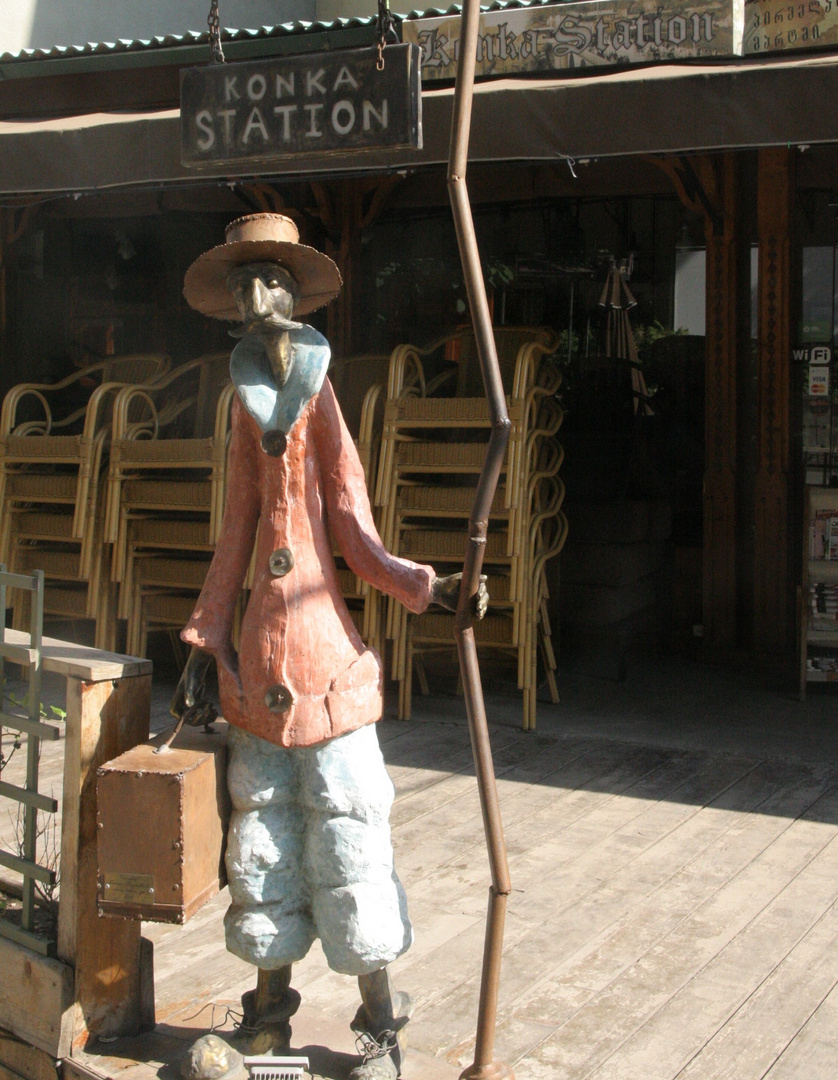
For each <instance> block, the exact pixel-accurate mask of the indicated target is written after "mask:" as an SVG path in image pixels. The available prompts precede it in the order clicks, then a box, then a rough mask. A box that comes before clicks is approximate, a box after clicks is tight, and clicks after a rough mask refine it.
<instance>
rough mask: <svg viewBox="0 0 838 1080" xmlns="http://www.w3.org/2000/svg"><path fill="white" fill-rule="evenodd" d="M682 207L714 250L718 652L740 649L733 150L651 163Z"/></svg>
mask: <svg viewBox="0 0 838 1080" xmlns="http://www.w3.org/2000/svg"><path fill="white" fill-rule="evenodd" d="M650 161H652V162H653V163H654V164H655V165H657V166H658V168H660V169H662V170H663V171H664V172H665V173H666V174H667V176H668V177H669V178H670V180H671V181H672V184H673V187H674V188H675V190H676V192H677V193H678V197H679V199H680V200H681V202H682V204H683V205H684V206H685V207H687V209H688V210H691V211H692V212H693V213H696V214H700V215H701V216H702V217H703V219H704V235H705V242H706V245H707V264H706V275H705V281H706V300H707V315H706V320H707V321H706V337H705V368H704V384H705V403H704V504H703V522H704V532H703V555H702V558H703V569H702V609H703V615H702V621H703V623H704V643H705V645H707V646H709V647H711V648H730V647H731V646H732V645H735V644H736V639H737V629H736V601H737V591H738V582H737V575H736V552H737V545H736V521H737V513H738V507H737V498H736V465H737V438H736V433H737V410H736V400H737V397H736V345H737V338H738V325H737V312H738V303H737V302H738V297H739V292H740V289H739V284H738V282H739V276H738V273H737V228H736V222H737V217H738V215H737V209H738V207H737V198H736V192H737V167H736V164H737V163H736V156H735V155H734V154H732V153H728V154H717V155H713V156H710V155H695V156H691V157H667V158H650Z"/></svg>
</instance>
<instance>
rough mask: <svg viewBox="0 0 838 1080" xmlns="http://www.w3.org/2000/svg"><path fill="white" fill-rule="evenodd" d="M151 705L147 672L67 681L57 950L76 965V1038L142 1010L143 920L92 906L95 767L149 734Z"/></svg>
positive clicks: (109, 1031) (136, 1023)
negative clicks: (105, 912) (103, 915)
mask: <svg viewBox="0 0 838 1080" xmlns="http://www.w3.org/2000/svg"><path fill="white" fill-rule="evenodd" d="M150 709H151V676H150V675H138V676H134V677H131V678H125V679H119V680H116V681H112V680H110V679H109V680H107V681H105V682H88V681H84V680H81V679H68V681H67V719H66V724H67V735H66V742H65V746H66V750H65V758H64V802H63V820H62V829H61V902H60V904H59V914H58V955H59V957H61V958H62V959H64V960H66V961H67V962H68V963H72V964H73V965H74V967H75V999H76V1016H75V1026H74V1045H76V1046H83V1045H84V1044H85V1042H86V1041H87V1038H88V1036H89V1035H90V1034H95V1035H103V1036H114V1035H128V1034H136V1033H137V1032H138V1031H139V1030H140V1027H141V1017H142V1015H143V1014H144V1012H147V1002H146V997H145V996H144V995H146V991H145V988H144V983H143V971H142V946H141V941H140V930H141V924H140V923H139V922H133V921H131V920H128V919H109V918H100V917H99V914H98V911H97V906H96V897H97V884H98V882H97V877H98V865H97V864H98V860H97V852H96V832H97V803H96V771H97V769H98V768H99V766H100V765H103V764H104V763H105V762H106V761H110V760H111V759H112V758H115V757H118V756H119V754H121V753H123V752H124V751H125V750H129V749H130V748H131V747H132V746H136V745H137V744H138V743H141V742H143V741H144V740H145V739H147V738H148V728H149V716H150ZM137 827H138V828H141V827H142V822H137Z"/></svg>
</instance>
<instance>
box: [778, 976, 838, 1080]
mask: <svg viewBox="0 0 838 1080" xmlns="http://www.w3.org/2000/svg"><path fill="white" fill-rule="evenodd" d="M836 1061H838V987H833V989H832V991H831V993H830V994H828V995H827V997H826V998H825V999H824V1000H823V1002H822V1003H821V1005H820V1007H819V1008H818V1009H817V1010H816V1011H815V1012H814V1013H813V1014H812V1016H811V1017H810V1018H809V1020H808V1021H807V1023H806V1024H805V1025H804V1026H803V1027H802V1028H801V1029H800V1031H799V1032H798V1033H797V1035H796V1036H795V1038H794V1039H793V1040H792V1041H791V1042H790V1043H789V1044H788V1046H786V1048H785V1049H784V1050H783V1052H782V1054H781V1055H780V1056H779V1057H778V1058H777V1061H776V1062H775V1063H774V1065H773V1066H772V1067H771V1068H770V1069H769V1070H768V1072H767V1073H766V1074H765V1080H813V1078H815V1077H821V1076H824V1077H830V1076H833V1075H834V1073H835V1062H836Z"/></svg>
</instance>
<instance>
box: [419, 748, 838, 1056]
mask: <svg viewBox="0 0 838 1080" xmlns="http://www.w3.org/2000/svg"><path fill="white" fill-rule="evenodd" d="M787 772H788V770H787V768H786V767H783V768H782V769H778V768H777V767H773V768H772V767H768V768H767V769H766V771H763V772H762V773H758V772H755V771H752V772H750V773H748V774H747V775H746V776H745V777H744V778H743V779H742V780H741V781H740V782H739V783H736V784H734V785H733V786H732V787H728V788H727V790H726V791H725V792H724V794H723V795H722V796H721V797H720V798H718V799H717V800H716V801H715V805H714V807H713V809H712V810H711V811H709V812H708V811H707V810H705V809H704V808H703V807H701V806H690V805H689V804H688V803H686V802H685V803H681V804H678V803H675V802H674V801H667V802H665V803H661V804H660V806H659V807H657V808H655V807H650V808H649V810H648V811H647V812H646V813H644V814H643V815H641V817H639V818H636V819H634V822H632V823H630V826H629V827H630V828H631V827H632V826H634V827H635V828H639V830H640V832H644V833H648V834H649V845H648V847H647V848H646V850H644V851H643V852H641V853H639V854H637V855H636V856H635V857H632V858H629V859H628V860H624V861H623V862H622V864H619V863H617V864H615V863H614V860H613V858H612V856H611V851H610V850H609V849H610V847H611V846H612V845H613V841H614V840H616V841H618V842H619V835H618V834H615V835H614V837H613V838H612V840H609V839H608V838H605V842H604V843H602V844H599V845H597V846H596V848H595V849H591V850H590V851H588V850H585V849H583V851H582V854H581V856H580V857H578V858H576V859H570V860H563V861H562V862H561V864H560V868H559V875H558V877H559V880H554V879H553V878H551V877H550V876H549V871H548V870H547V869H544V868H543V867H541V866H540V865H536V866H534V867H533V869H532V872H531V873H530V874H529V875H528V876H527V877H526V878H524V879H522V878H521V877H520V875H519V876H516V875H514V874H513V884H514V883H515V882H516V881H518V882H519V883H520V882H521V881H523V882H524V888H523V892H524V895H523V896H516V895H514V894H513V897H512V902H511V906H510V919H509V923H508V930H507V945H508V952H507V959H506V960H505V962H504V963H505V968H504V977H503V999H504V1001H505V1002H506V1003H507V1004H506V1007H505V1010H504V1013H502V1016H501V1025H500V1031H501V1032H502V1033H503V1037H504V1039H506V1040H507V1042H509V1041H510V1039H511V1038H512V1037H513V1036H512V1034H511V1032H512V1030H513V1029H514V1028H516V1026H520V1025H524V1027H522V1028H521V1034H522V1035H523V1036H524V1037H526V1035H527V1032H528V1031H529V1030H530V1028H529V1025H532V1024H538V1025H542V1024H544V1025H548V1026H550V1025H552V1026H553V1028H554V1030H555V1029H557V1028H558V1026H559V1025H560V1024H562V1023H564V1022H565V1021H567V1020H568V1019H569V1018H570V1017H572V1016H573V1014H574V1013H575V1012H577V1011H578V1010H579V1009H581V1008H583V1007H584V1005H585V1004H586V1003H587V1002H588V1001H590V1000H592V999H593V998H594V997H595V996H596V994H597V993H599V992H601V991H604V990H605V989H606V988H607V987H608V986H609V985H610V984H611V982H612V981H614V980H615V979H617V978H618V977H619V976H620V975H621V974H622V973H623V972H624V971H625V970H627V969H629V968H630V967H631V965H632V964H633V963H635V962H636V961H637V960H638V959H639V958H640V957H642V956H643V955H645V953H646V952H647V951H648V950H649V949H650V948H653V947H654V945H655V944H656V943H657V941H658V940H659V938H660V937H661V936H662V935H664V934H665V933H667V932H668V931H669V930H672V929H674V928H676V927H677V925H678V923H679V922H680V921H682V920H683V919H685V918H686V917H688V916H689V915H690V913H692V912H693V911H694V910H695V909H696V907H698V906H699V905H700V904H701V903H702V902H704V901H706V900H707V899H708V898H710V897H712V896H713V895H714V893H715V892H716V891H718V889H720V888H722V887H723V886H724V885H725V884H726V883H727V881H728V879H729V877H730V875H731V874H732V873H735V872H736V871H737V870H739V869H741V868H742V866H743V865H747V864H748V863H749V862H750V861H751V860H752V859H753V858H754V855H755V854H757V853H758V852H759V851H760V850H761V849H762V847H763V846H764V845H765V842H766V841H765V833H764V831H763V830H762V829H760V828H757V829H755V830H753V832H754V833H755V835H750V836H748V837H747V838H746V840H745V841H744V842H742V843H740V844H738V845H737V844H736V843H733V842H731V840H730V839H729V836H728V834H729V833H731V832H734V833H735V831H736V829H737V826H738V825H739V824H740V823H741V822H743V821H749V820H753V821H754V822H756V823H761V822H762V819H761V818H759V817H758V818H756V819H750V818H749V817H748V816H747V814H746V813H743V810H744V811H747V810H748V809H749V808H753V807H754V806H755V805H756V804H758V803H765V796H766V794H767V793H768V792H775V791H776V789H777V786H778V783H781V780H778V776H779V777H782V776H783V775H784V773H785V774H787ZM711 774H712V770H709V771H708V777H709V776H711ZM724 779H726V778H723V777H719V780H720V781H721V784H720V786H722V785H723V783H724ZM727 779H729V776H728V777H727ZM705 783H706V780H705ZM824 784H825V781H824V780H823V778H822V777H821V778H820V780H819V782H818V784H817V786H815V787H813V788H811V789H810V790H809V791H808V795H807V798H808V799H809V802H811V801H812V799H813V798H815V797H816V796H817V794H818V793H819V792H822V791H823V787H824ZM686 794H687V792H685V795H686ZM708 794H709V792H708ZM798 795H799V793H798ZM765 805H766V809H771V808H775V809H778V808H779V809H782V808H784V807H787V804H783V803H781V802H778V803H776V804H775V803H767V804H765ZM800 805H801V804H800V801H799V798H798V799H797V800H796V801H795V802H794V806H795V807H796V808H798V809H799V807H800ZM679 817H681V821H680V824H679ZM659 818H660V820H658V819H659ZM771 822H772V819H771V818H769V819H768V823H767V827H768V829H769V832H768V836H769V837H770V838H772V839H773V837H774V836H775V835H776V831H781V830H782V829H784V828H785V826H786V824H787V823H781V824H780V825H778V826H775V827H773V828H772V827H771ZM617 849H618V848H617ZM731 851H732V852H733V853H734V856H731V854H730V852H731ZM589 858H591V859H592V860H593V861H592V862H589V861H588V859H589ZM673 875H674V876H673ZM519 887H520V885H519ZM408 895H409V896H411V890H410V889H408ZM545 911H549V912H550V917H549V918H545V917H544V912H545ZM519 927H520V930H519ZM459 947H460V943H459V942H457V943H455V944H454V946H453V948H454V949H458V948H459ZM472 947H474V943H472ZM457 959H459V961H460V962H459V964H458V963H457ZM444 963H445V960H444V958H443V957H442V956H441V955H440V956H439V957H436V958H431V964H432V965H433V966H434V968H435V977H436V979H437V980H438V979H439V978H440V977H441V976H440V965H442V964H444ZM452 964H453V968H452V969H453V970H463V971H468V972H469V977H468V978H467V979H465V980H464V981H462V983H461V984H460V985H459V987H455V989H454V993H453V994H438V993H436V994H434V995H433V999H432V1002H431V1006H430V1009H429V1010H428V1011H429V1016H428V1020H429V1022H430V1023H431V1025H432V1027H433V1028H434V1030H435V1031H438V1032H439V1039H440V1045H451V1043H456V1041H457V1039H458V1038H462V1037H463V1036H464V1034H466V1033H467V1032H468V1023H469V1014H468V1008H467V1007H468V1001H469V995H471V996H472V997H473V998H474V1000H476V994H477V988H478V987H477V977H476V975H475V974H474V967H473V965H472V967H471V968H469V967H468V965H466V964H465V963H464V961H463V960H462V959H460V958H456V959H454V960H453V961H452ZM450 984H451V980H450V979H449V981H448V983H447V984H446V985H449V986H450ZM464 1010H465V1011H464ZM539 1030H540V1029H539ZM540 1039H541V1035H540V1036H539V1041H540ZM530 1049H532V1044H530V1045H529V1046H523V1047H521V1046H519V1047H518V1048H517V1051H516V1053H514V1054H512V1056H511V1060H515V1059H516V1058H517V1057H518V1056H520V1054H522V1053H525V1052H526V1051H528V1050H530Z"/></svg>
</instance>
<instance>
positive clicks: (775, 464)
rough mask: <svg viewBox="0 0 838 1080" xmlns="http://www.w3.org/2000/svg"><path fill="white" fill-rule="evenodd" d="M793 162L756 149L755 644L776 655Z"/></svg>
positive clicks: (789, 629) (785, 637)
mask: <svg viewBox="0 0 838 1080" xmlns="http://www.w3.org/2000/svg"><path fill="white" fill-rule="evenodd" d="M794 162H795V152H794V151H792V150H791V149H789V148H787V147H770V148H766V149H762V150H760V151H759V168H758V192H757V219H758V232H759V316H758V323H759V332H758V349H757V470H756V480H755V490H754V495H755V500H754V540H755V546H754V644H755V646H756V648H758V649H759V650H761V651H763V652H771V653H775V652H783V651H785V650H787V649H788V648H789V647H790V645H791V643H792V638H793V630H794V618H793V610H794V609H793V603H792V591H791V577H790V574H789V545H788V524H789V521H788V511H789V423H790V415H789V410H790V365H789V358H790V352H791V285H790V279H791V239H790V236H791V222H792V201H793V192H794Z"/></svg>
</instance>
